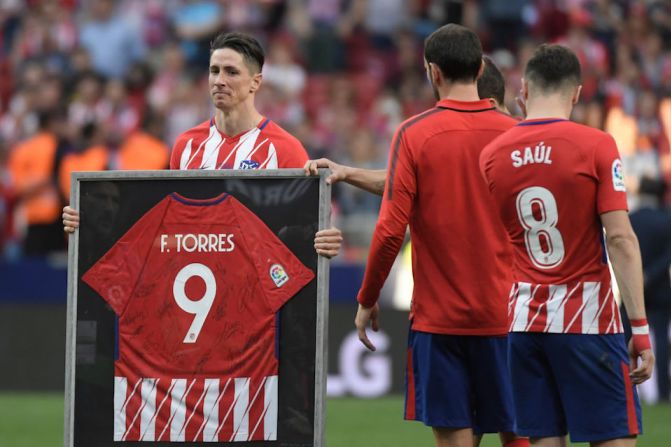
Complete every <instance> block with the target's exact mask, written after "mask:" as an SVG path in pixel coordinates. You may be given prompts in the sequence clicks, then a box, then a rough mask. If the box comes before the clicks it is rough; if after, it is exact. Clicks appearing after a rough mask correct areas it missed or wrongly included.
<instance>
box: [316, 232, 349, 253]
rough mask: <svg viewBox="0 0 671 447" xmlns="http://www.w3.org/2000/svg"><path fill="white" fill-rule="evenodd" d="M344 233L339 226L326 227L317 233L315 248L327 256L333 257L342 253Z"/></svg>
mask: <svg viewBox="0 0 671 447" xmlns="http://www.w3.org/2000/svg"><path fill="white" fill-rule="evenodd" d="M341 246H342V233H341V232H340V230H339V229H337V228H334V227H332V228H326V229H324V230H319V231H317V233H316V234H315V250H316V251H317V254H319V255H321V256H324V257H325V258H329V259H330V258H332V257H334V256H337V255H338V253H340V248H341Z"/></svg>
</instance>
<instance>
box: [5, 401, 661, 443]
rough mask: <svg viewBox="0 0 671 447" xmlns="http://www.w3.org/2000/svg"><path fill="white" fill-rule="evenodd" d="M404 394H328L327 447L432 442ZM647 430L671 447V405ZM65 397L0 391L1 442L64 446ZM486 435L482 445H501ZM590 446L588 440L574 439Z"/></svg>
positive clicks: (648, 438)
mask: <svg viewBox="0 0 671 447" xmlns="http://www.w3.org/2000/svg"><path fill="white" fill-rule="evenodd" d="M402 408H403V398H402V397H400V396H398V397H388V398H382V399H370V400H364V399H352V398H346V399H344V398H343V399H341V398H339V399H329V400H328V401H327V416H326V443H327V445H328V446H329V447H356V446H361V445H365V446H368V447H383V446H384V447H387V446H412V447H423V446H426V447H431V446H433V437H432V436H431V431H430V430H429V429H428V428H426V427H424V426H423V425H422V424H420V423H416V422H405V421H402V420H401V415H402ZM643 418H644V419H643V424H644V430H645V435H644V436H642V437H641V438H639V442H638V446H640V447H671V405H659V406H652V407H645V408H644V410H643ZM62 445H63V397H62V395H61V394H39V393H21V394H19V393H0V446H3V447H5V446H8V447H9V446H11V447H52V446H53V447H61V446H62ZM499 445H500V444H499V442H498V439H497V437H496V436H494V435H487V436H485V438H484V439H483V442H482V444H481V446H482V447H496V446H499ZM574 445H576V446H586V445H587V444H574Z"/></svg>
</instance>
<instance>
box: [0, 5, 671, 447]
mask: <svg viewBox="0 0 671 447" xmlns="http://www.w3.org/2000/svg"><path fill="white" fill-rule="evenodd" d="M448 21H450V22H458V23H462V24H464V25H466V26H469V27H471V28H473V29H476V30H477V31H478V33H479V35H480V37H481V39H482V41H483V45H484V48H485V51H486V52H487V54H489V55H491V56H492V58H493V59H494V61H495V62H496V63H497V65H498V66H499V67H500V68H501V70H502V72H503V74H504V76H505V78H506V104H507V106H508V108H509V110H510V111H511V112H512V113H513V114H514V115H519V112H520V111H519V109H518V108H517V106H516V104H515V97H516V96H517V92H518V91H519V87H520V76H521V68H522V67H523V66H524V63H525V62H526V60H527V59H528V58H529V56H530V54H531V52H532V51H533V48H534V47H535V46H536V45H537V44H538V43H541V42H559V43H563V44H565V45H568V46H570V47H571V48H572V49H573V50H574V51H576V52H577V54H578V56H579V58H580V60H581V63H582V67H583V76H584V89H583V96H582V100H581V102H580V104H578V105H577V106H576V109H575V111H574V115H573V119H575V120H576V121H579V122H582V123H585V124H588V125H591V126H594V127H598V128H602V129H605V130H606V131H608V132H610V133H611V134H613V136H614V137H615V138H616V140H617V142H618V146H619V148H620V151H621V153H622V156H623V162H624V168H625V174H626V178H627V181H628V189H629V191H630V197H629V199H630V207H631V208H632V211H634V210H636V208H637V207H639V206H640V205H642V204H643V203H645V201H646V198H645V197H643V196H640V195H639V194H638V191H639V185H643V184H644V183H646V182H650V181H653V183H654V182H655V181H657V180H660V179H666V180H667V181H669V180H671V150H670V147H669V137H670V136H671V5H670V2H668V1H654V0H638V1H629V0H506V1H500V0H481V1H475V0H463V1H449V0H219V1H215V0H191V1H189V0H117V1H111V0H24V1H21V0H2V1H0V30H1V32H0V358H1V359H2V361H0V365H1V366H0V384H2V385H0V446H5V445H11V446H20V445H26V446H38V445H39V446H51V445H60V439H61V437H62V396H61V395H60V392H61V391H62V387H63V371H62V370H63V356H64V333H65V267H66V257H65V244H66V239H65V238H64V237H63V235H62V233H61V232H60V225H59V223H58V220H59V217H60V211H59V210H60V208H61V206H62V204H63V203H64V202H65V201H66V200H67V197H68V195H69V190H68V188H69V173H70V172H72V171H73V170H101V169H138V168H153V169H160V168H163V167H165V166H166V165H167V157H168V154H169V148H170V147H171V145H172V143H173V142H174V140H175V137H176V136H177V135H178V134H179V133H180V132H182V131H183V130H185V129H187V128H189V127H191V126H193V125H195V124H197V123H200V122H202V121H204V120H205V119H208V118H209V117H210V116H211V115H212V109H211V105H210V101H209V95H208V92H207V61H208V42H209V40H210V39H211V38H212V37H213V36H214V35H215V34H216V33H218V32H220V31H223V30H243V31H247V32H250V33H252V34H254V35H255V36H256V37H258V38H259V39H260V40H261V41H262V43H263V45H264V48H265V49H266V52H267V59H266V65H265V67H264V85H263V88H262V89H261V91H260V92H259V93H258V94H257V106H258V108H259V110H260V111H261V112H262V113H263V114H265V115H266V116H268V117H269V118H271V119H273V120H274V121H276V122H277V123H278V124H280V125H281V126H283V127H284V128H285V129H287V130H289V131H290V132H292V133H293V134H294V135H296V136H297V137H298V138H299V139H300V140H301V141H302V142H303V144H304V145H305V146H306V148H307V149H308V152H309V154H310V156H311V157H312V158H315V157H320V156H328V157H330V158H332V159H333V160H335V161H338V162H341V163H345V164H352V165H356V166H361V167H368V168H384V167H385V165H386V159H387V150H388V146H389V143H390V141H391V137H392V134H393V131H394V129H395V128H396V126H397V125H398V124H399V123H400V122H401V121H402V120H403V119H405V118H407V117H409V116H411V115H413V114H415V113H418V112H420V111H422V110H424V109H426V108H429V107H431V106H432V105H433V102H434V98H433V93H432V90H431V88H430V86H429V84H428V82H427V81H426V78H425V74H424V71H423V67H422V43H423V39H424V37H426V36H427V35H428V34H429V33H430V32H431V31H433V30H434V29H435V28H436V27H437V26H439V25H441V24H443V23H447V22H448ZM40 122H43V123H47V124H50V125H51V127H50V128H49V132H48V133H50V134H51V135H52V136H51V137H50V138H51V139H53V140H57V141H58V142H59V143H58V145H57V149H56V150H55V151H54V150H53V147H51V148H50V146H49V141H52V140H50V139H46V140H45V139H44V138H35V136H36V135H44V134H43V133H39V132H38V127H39V125H40ZM19 149H21V150H23V151H27V153H29V154H30V156H31V157H30V158H31V160H32V163H31V165H30V166H29V167H28V168H25V169H19V168H17V167H16V164H15V159H16V154H17V153H19V152H21V150H19ZM447 174H449V173H447ZM641 179H644V180H643V181H641ZM670 202H671V195H670V194H668V193H667V195H666V204H667V205H668V204H669V203H670ZM378 208H379V199H378V198H377V197H375V196H372V195H370V194H368V193H365V192H362V191H359V190H356V189H355V188H352V187H349V186H347V185H337V186H336V187H335V188H334V200H333V209H334V215H335V217H334V224H335V225H336V226H338V227H339V228H341V229H342V230H343V232H344V236H345V246H344V249H343V252H342V254H341V255H339V256H338V257H337V258H336V259H334V260H333V261H332V275H331V282H332V284H331V302H332V311H331V337H330V338H331V346H330V367H329V395H330V396H332V397H331V399H330V400H329V403H328V405H329V411H328V419H327V427H328V428H327V439H328V441H329V445H331V446H340V445H348V444H350V445H359V444H362V443H364V442H365V443H366V444H369V445H407V444H410V442H413V443H417V444H422V445H430V444H431V442H432V441H431V435H430V431H429V430H426V429H423V428H422V427H421V426H420V425H419V424H411V423H400V420H401V415H402V399H401V397H399V395H398V394H397V393H398V392H399V390H401V389H402V388H401V387H402V382H403V376H402V371H403V351H404V339H405V334H406V331H407V321H406V314H405V311H404V310H403V309H404V307H405V306H407V297H408V293H407V290H408V288H409V283H408V275H409V271H408V263H407V257H408V255H407V251H406V254H405V255H404V256H402V257H400V258H399V262H398V263H397V264H398V265H397V266H396V267H395V269H394V272H393V274H392V278H391V280H390V281H389V284H388V286H387V287H386V289H385V291H384V294H383V298H382V301H383V303H384V304H385V305H386V307H387V308H386V309H385V310H384V311H383V315H382V317H383V320H382V323H383V329H384V333H383V334H381V335H380V337H381V338H380V339H379V340H378V342H379V343H380V345H379V346H381V347H382V349H380V351H381V352H378V353H376V354H374V355H371V354H368V353H365V352H364V351H363V349H362V348H361V346H360V344H359V343H358V341H357V340H356V338H353V335H352V325H351V321H352V317H353V315H354V310H355V302H354V296H355V293H356V291H357V288H358V286H359V284H360V281H361V277H362V273H363V263H364V262H365V258H366V254H367V247H368V242H369V240H370V235H371V233H372V229H373V226H374V224H375V220H376V216H377V212H378ZM31 227H33V228H35V227H37V228H40V229H41V231H40V232H39V233H37V234H36V233H34V232H32V233H31V232H28V229H29V228H31ZM669 231H671V229H670V230H669ZM668 298H669V301H670V302H671V296H670V297H668ZM649 311H655V309H649ZM664 348H666V349H668V346H666V347H664ZM641 392H642V394H643V397H644V398H645V400H646V401H647V402H648V405H649V406H648V407H647V408H646V411H645V421H646V431H647V433H648V435H646V436H644V437H643V438H642V440H641V442H640V443H639V445H641V446H650V447H652V446H660V447H667V446H671V427H670V426H669V424H668V422H669V421H670V420H671V406H669V404H668V403H663V402H659V403H657V401H658V400H659V397H660V396H658V395H657V393H656V388H655V387H654V383H653V382H652V381H651V382H649V383H648V384H646V388H645V389H642V390H641ZM347 396H349V397H347ZM352 396H356V397H352ZM362 397H365V398H366V399H362ZM662 400H663V399H662ZM666 400H667V401H668V396H666ZM485 442H486V443H487V444H485V445H496V444H497V443H496V439H495V438H494V437H489V438H486V439H485Z"/></svg>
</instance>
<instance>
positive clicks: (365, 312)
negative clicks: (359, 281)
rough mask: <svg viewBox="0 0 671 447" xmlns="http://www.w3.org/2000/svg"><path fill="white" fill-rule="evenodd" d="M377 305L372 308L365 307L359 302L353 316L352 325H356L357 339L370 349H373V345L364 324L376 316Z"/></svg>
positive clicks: (366, 324)
mask: <svg viewBox="0 0 671 447" xmlns="http://www.w3.org/2000/svg"><path fill="white" fill-rule="evenodd" d="M376 314H377V306H374V307H373V308H365V307H363V306H362V305H361V304H359V309H358V310H357V312H356V317H354V326H356V329H357V333H358V334H359V341H361V343H363V345H364V346H365V347H366V348H368V349H369V350H371V351H375V345H374V344H373V343H372V342H371V341H370V340H369V339H368V334H367V333H366V326H368V323H369V322H370V321H371V317H372V318H373V319H376V318H377V315H376Z"/></svg>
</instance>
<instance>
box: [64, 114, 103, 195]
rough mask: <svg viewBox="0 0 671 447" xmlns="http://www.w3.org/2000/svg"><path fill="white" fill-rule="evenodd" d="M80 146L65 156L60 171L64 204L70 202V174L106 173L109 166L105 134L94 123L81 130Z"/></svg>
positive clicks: (73, 148)
mask: <svg viewBox="0 0 671 447" xmlns="http://www.w3.org/2000/svg"><path fill="white" fill-rule="evenodd" d="M81 137H82V138H81V140H80V144H79V145H75V146H74V147H72V150H71V151H70V152H68V153H67V154H65V155H64V156H63V159H62V161H61V164H60V167H59V169H58V183H59V187H60V192H61V200H62V202H63V203H68V202H70V174H72V173H73V172H75V171H104V170H105V169H107V167H108V166H109V156H110V154H109V150H108V149H107V147H106V146H105V143H104V136H103V132H102V131H101V129H100V128H99V126H98V124H96V123H95V122H94V121H91V122H88V123H86V124H85V125H84V126H82V129H81Z"/></svg>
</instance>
